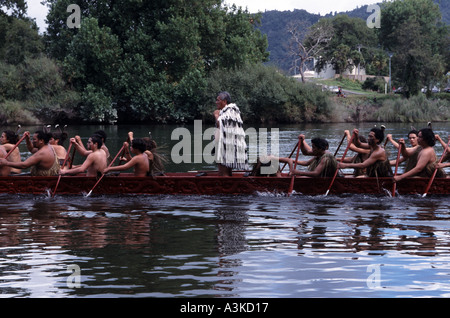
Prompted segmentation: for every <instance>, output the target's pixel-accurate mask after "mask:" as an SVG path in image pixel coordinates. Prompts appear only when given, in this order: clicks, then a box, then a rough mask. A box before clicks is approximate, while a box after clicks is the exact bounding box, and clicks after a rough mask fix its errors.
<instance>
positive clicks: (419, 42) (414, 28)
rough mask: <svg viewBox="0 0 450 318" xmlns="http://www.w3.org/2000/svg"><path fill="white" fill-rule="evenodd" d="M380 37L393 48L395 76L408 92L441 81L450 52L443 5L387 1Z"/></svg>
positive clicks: (428, 1) (427, 0)
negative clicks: (449, 51) (441, 9)
mask: <svg viewBox="0 0 450 318" xmlns="http://www.w3.org/2000/svg"><path fill="white" fill-rule="evenodd" d="M381 17H382V23H381V29H380V31H379V40H380V43H381V44H382V46H383V47H384V48H385V49H387V50H389V51H391V52H393V53H394V56H393V58H392V71H393V77H394V79H396V80H397V81H398V82H399V84H400V85H402V86H404V87H405V90H406V94H407V96H410V95H416V94H418V93H419V92H420V89H421V87H423V86H424V85H427V86H429V85H430V84H432V83H433V82H436V81H439V80H440V78H442V75H443V74H444V72H445V58H444V56H445V55H446V54H448V43H449V42H448V37H449V32H448V26H445V25H444V24H443V23H442V22H441V13H440V10H439V6H438V5H437V4H435V3H433V1H432V0H408V1H398V0H396V1H393V2H385V3H384V4H383V7H382V12H381Z"/></svg>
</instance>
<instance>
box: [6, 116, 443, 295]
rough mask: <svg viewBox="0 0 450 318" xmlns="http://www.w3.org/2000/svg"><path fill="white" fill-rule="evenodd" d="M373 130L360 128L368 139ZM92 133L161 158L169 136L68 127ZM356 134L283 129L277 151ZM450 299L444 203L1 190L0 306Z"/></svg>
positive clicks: (164, 131) (333, 143) (166, 131)
mask: <svg viewBox="0 0 450 318" xmlns="http://www.w3.org/2000/svg"><path fill="white" fill-rule="evenodd" d="M422 125H423V124H422ZM372 126H373V125H371V124H364V125H361V126H359V127H357V128H360V130H361V131H362V133H365V134H366V135H367V133H368V130H369V128H370V127H372ZM391 126H392V127H391ZM417 126H418V127H417V128H422V127H421V125H420V124H417ZM98 128H105V130H106V131H107V133H108V136H109V137H108V140H107V144H108V147H110V150H111V153H112V154H113V155H115V153H116V152H117V151H118V149H119V148H120V146H121V143H122V142H123V141H124V139H125V138H126V132H127V131H128V130H133V131H134V132H135V135H136V136H144V135H148V132H149V131H151V133H152V136H153V137H154V138H155V139H156V140H157V141H158V142H159V144H160V145H161V146H164V147H165V148H164V147H162V150H161V151H163V150H164V149H166V153H170V149H171V148H172V147H173V144H174V143H177V141H176V140H175V141H172V140H171V139H170V132H171V131H173V129H174V127H171V126H164V127H143V126H133V127H117V126H114V127H91V126H88V127H69V128H68V130H69V134H70V135H74V134H80V135H81V136H82V137H83V140H87V137H88V136H89V134H90V133H92V132H93V131H95V130H96V129H98ZM187 128H189V129H190V127H187ZM352 128H354V127H353V126H348V125H344V124H341V125H321V126H319V127H314V126H302V127H296V126H283V127H280V133H279V135H280V143H279V144H280V154H281V155H283V156H288V155H289V153H290V152H291V150H292V148H293V146H294V144H295V142H296V138H297V135H298V134H299V133H300V132H302V133H304V132H305V131H306V136H307V139H308V140H309V139H310V138H312V137H313V135H314V136H316V135H319V136H322V137H325V138H327V139H328V141H329V142H330V150H331V151H333V152H334V150H335V149H336V147H337V145H338V144H339V141H340V139H341V137H342V134H343V130H344V129H350V130H351V129H352ZM409 128H410V127H409V125H400V124H396V125H389V126H388V127H387V132H388V133H393V134H394V136H395V137H396V138H399V137H406V136H405V135H406V134H407V132H408V131H409ZM433 128H434V130H435V132H437V133H439V134H440V135H442V136H445V138H446V136H447V134H448V133H449V129H448V126H447V124H435V125H434V126H433ZM31 129H35V127H30V131H31ZM269 130H270V127H269ZM344 148H345V144H344V145H343V147H342V149H341V151H343V150H344ZM21 151H22V155H23V156H24V157H27V156H28V155H29V154H27V152H26V150H25V148H22V146H21ZM436 151H437V152H438V153H442V147H441V146H440V145H437V146H436ZM167 157H168V158H169V159H170V156H169V155H168V156H167ZM391 157H393V155H391ZM79 160H81V158H79ZM166 168H167V170H168V171H169V170H170V171H186V170H192V169H214V165H209V164H204V163H201V164H194V163H185V164H183V165H175V164H171V163H170V162H168V163H167V167H166ZM449 295H450V197H448V196H433V195H429V196H428V197H426V198H422V197H420V196H419V195H417V196H397V197H395V198H392V197H390V196H372V195H360V194H354V195H351V194H348V195H342V196H334V195H328V196H326V197H325V196H323V195H319V196H304V195H301V194H295V193H294V195H292V196H291V197H287V196H284V195H275V194H272V193H255V194H254V195H250V196H220V195H217V196H172V195H163V196H101V195H93V196H90V197H85V196H83V195H82V194H80V195H73V196H58V195H56V197H55V198H49V197H48V195H47V194H46V193H44V192H43V194H42V195H6V194H0V297H2V298H13V297H17V298H37V297H59V298H84V297H92V298H99V297H113V298H115V297H135V298H142V297H151V298H171V299H174V298H190V299H191V298H214V299H219V298H220V299H223V298H280V299H281V298H300V297H302V298H303V297H326V298H334V297H346V298H352V297H355V298H356V297H384V298H386V297H387V298H394V297H448V296H449Z"/></svg>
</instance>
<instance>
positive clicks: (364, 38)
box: [316, 15, 377, 74]
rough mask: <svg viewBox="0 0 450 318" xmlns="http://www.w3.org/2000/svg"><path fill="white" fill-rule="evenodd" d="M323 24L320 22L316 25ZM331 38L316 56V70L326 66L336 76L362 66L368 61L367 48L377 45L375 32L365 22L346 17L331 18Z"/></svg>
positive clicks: (368, 51)
mask: <svg viewBox="0 0 450 318" xmlns="http://www.w3.org/2000/svg"><path fill="white" fill-rule="evenodd" d="M321 23H324V22H323V21H322V20H320V21H319V22H318V23H317V24H319V25H320V24H321ZM331 23H332V26H333V30H334V31H333V37H332V39H331V41H329V42H328V43H327V45H326V47H325V48H324V50H323V51H322V52H321V54H320V55H319V56H317V59H318V61H317V66H316V67H317V69H318V70H319V71H320V70H322V69H324V68H325V67H326V66H327V65H328V64H331V65H332V67H333V69H334V70H335V71H336V73H338V74H342V73H343V72H344V71H347V70H351V69H352V68H353V67H355V66H357V65H358V64H360V65H364V61H365V60H369V59H370V55H369V53H370V50H368V49H369V48H372V47H375V46H376V45H377V37H376V34H375V31H374V30H373V29H370V28H368V27H367V25H366V22H365V21H364V20H362V19H359V18H350V17H348V16H347V15H338V16H335V17H334V18H331Z"/></svg>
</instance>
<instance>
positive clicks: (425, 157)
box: [394, 128, 445, 182]
mask: <svg viewBox="0 0 450 318" xmlns="http://www.w3.org/2000/svg"><path fill="white" fill-rule="evenodd" d="M417 137H418V143H419V146H421V147H422V150H421V151H420V153H419V155H418V157H417V164H416V166H415V167H414V168H413V169H411V170H409V171H408V172H405V173H403V174H401V175H398V176H396V177H394V181H395V182H399V181H401V180H403V179H404V178H408V177H413V176H416V177H427V178H430V177H431V176H432V175H433V174H434V171H435V170H436V169H438V171H437V172H436V178H445V172H444V171H443V170H442V169H440V168H438V167H437V163H438V159H437V156H436V152H435V151H434V148H433V147H434V145H435V144H436V137H435V135H434V133H433V130H431V128H423V129H421V130H419V133H418V135H417ZM399 144H400V146H401V147H405V140H404V139H400V140H399Z"/></svg>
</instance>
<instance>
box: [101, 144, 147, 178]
mask: <svg viewBox="0 0 450 318" xmlns="http://www.w3.org/2000/svg"><path fill="white" fill-rule="evenodd" d="M124 146H125V148H126V149H128V143H127V142H124ZM146 150H147V145H146V143H145V142H144V140H143V139H141V138H136V139H133V140H132V141H131V153H132V154H134V157H132V158H130V159H129V160H128V161H127V163H125V164H123V165H120V166H115V167H109V168H106V169H105V170H103V173H107V172H110V171H124V170H128V169H130V168H134V176H136V177H145V176H147V174H148V173H149V172H150V161H149V159H148V156H147V154H146V153H145V151H146Z"/></svg>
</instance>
